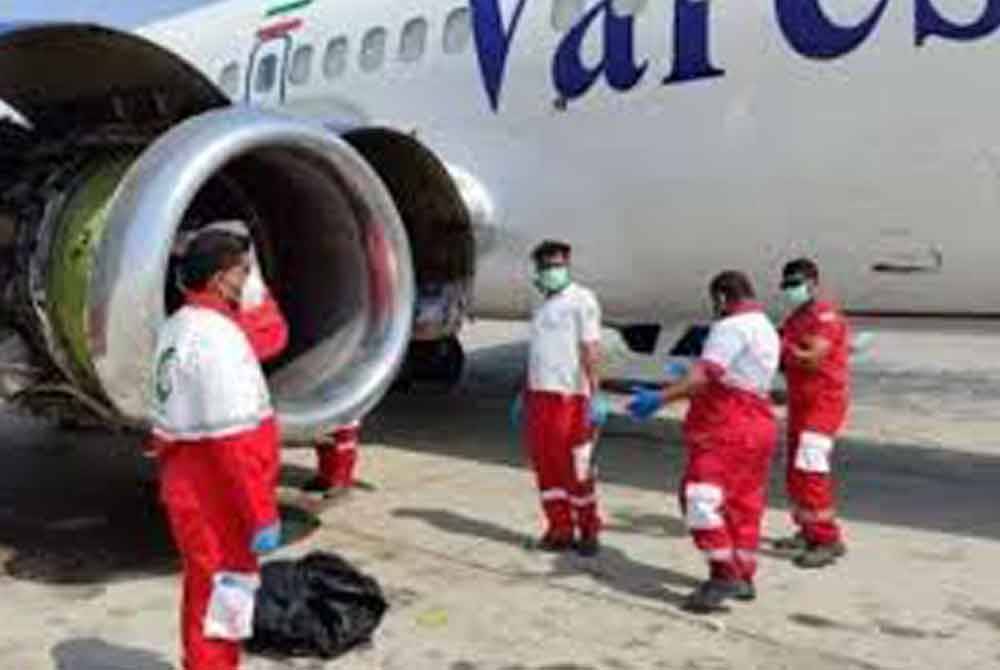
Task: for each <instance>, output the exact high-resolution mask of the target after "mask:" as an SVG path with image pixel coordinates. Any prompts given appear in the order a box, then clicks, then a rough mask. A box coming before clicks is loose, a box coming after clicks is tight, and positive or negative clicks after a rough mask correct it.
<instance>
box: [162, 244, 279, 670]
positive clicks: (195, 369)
mask: <svg viewBox="0 0 1000 670" xmlns="http://www.w3.org/2000/svg"><path fill="white" fill-rule="evenodd" d="M252 271H253V268H252V261H251V254H250V243H249V239H248V238H244V237H240V236H238V235H233V234H231V233H227V232H222V231H210V232H207V233H203V234H201V235H199V236H198V237H197V238H196V239H195V240H194V241H193V242H192V243H191V244H190V245H189V247H188V249H187V251H186V254H185V257H184V260H183V262H182V273H183V279H184V287H185V304H184V306H183V307H182V308H181V309H179V310H178V311H177V312H175V313H174V314H173V315H172V316H171V317H170V318H169V319H168V320H167V321H166V323H164V324H163V326H162V327H161V328H160V330H159V333H158V335H157V346H156V357H155V359H154V375H153V377H154V385H153V387H154V388H153V398H152V412H151V413H152V418H153V438H152V439H153V442H154V448H155V451H156V453H157V455H158V458H159V462H160V477H159V480H160V491H161V493H160V495H161V499H162V501H163V503H164V506H165V507H166V510H167V516H168V518H169V520H170V526H171V530H172V533H173V536H174V540H175V542H176V544H177V548H178V550H179V552H180V554H181V559H182V564H183V570H184V587H183V603H182V607H181V635H182V641H183V650H184V653H183V667H184V668H185V670H236V669H237V668H238V666H239V656H240V647H239V639H240V638H241V637H245V636H247V635H249V631H246V630H243V631H241V632H235V633H234V632H228V633H226V634H225V635H222V634H220V633H219V632H218V622H217V621H214V620H213V619H212V617H210V616H208V612H209V605H210V602H212V601H213V595H215V594H216V593H217V592H218V591H220V590H222V588H223V585H224V584H225V583H227V582H226V580H227V579H229V580H230V581H231V575H233V574H236V575H241V576H243V577H245V578H247V579H250V580H252V579H253V578H254V576H255V575H256V574H257V573H258V564H257V555H259V554H262V553H266V552H269V551H273V550H274V549H276V548H277V547H278V544H279V542H280V522H279V517H278V508H277V504H276V499H275V487H274V473H273V471H272V470H271V466H270V464H269V462H266V459H263V458H262V457H261V455H262V454H275V453H277V449H278V444H277V436H278V431H277V428H276V424H275V417H274V411H273V409H272V406H271V400H270V395H269V393H268V389H267V384H266V382H265V379H264V375H263V372H262V370H261V367H260V363H259V361H258V352H261V351H265V350H269V349H270V348H271V347H268V346H265V344H267V343H263V342H257V343H256V344H257V346H254V343H252V342H251V340H250V339H249V338H248V337H247V334H246V332H245V331H244V330H243V327H242V326H241V322H240V312H241V307H240V305H241V302H242V301H243V299H244V289H245V287H246V284H247V277H248V276H249V275H250V274H251V273H252ZM276 339H277V338H275V340H276ZM218 600H221V599H218ZM244 614H246V613H245V612H244ZM243 620H247V619H246V617H245V616H244V618H243Z"/></svg>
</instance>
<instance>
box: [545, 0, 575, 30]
mask: <svg viewBox="0 0 1000 670" xmlns="http://www.w3.org/2000/svg"><path fill="white" fill-rule="evenodd" d="M582 15H583V0H555V2H553V3H552V27H553V28H555V29H556V30H558V31H559V32H561V33H562V32H566V31H567V30H569V29H570V28H572V27H573V25H574V24H575V23H576V22H577V19H579V18H580V17H581V16H582Z"/></svg>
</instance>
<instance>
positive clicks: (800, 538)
mask: <svg viewBox="0 0 1000 670" xmlns="http://www.w3.org/2000/svg"><path fill="white" fill-rule="evenodd" d="M772 546H773V547H774V548H775V549H777V550H778V551H805V550H806V549H808V548H809V542H807V541H806V536H805V535H803V534H802V533H801V532H798V533H796V534H795V535H791V536H789V537H782V538H780V539H777V540H775V541H774V543H773V544H772Z"/></svg>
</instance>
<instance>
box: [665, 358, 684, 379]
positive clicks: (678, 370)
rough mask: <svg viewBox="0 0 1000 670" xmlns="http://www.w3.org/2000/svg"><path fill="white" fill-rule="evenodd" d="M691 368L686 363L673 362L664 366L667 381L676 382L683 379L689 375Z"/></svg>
mask: <svg viewBox="0 0 1000 670" xmlns="http://www.w3.org/2000/svg"><path fill="white" fill-rule="evenodd" d="M690 369H691V366H690V365H689V364H688V363H685V362H684V361H678V360H673V361H670V362H668V363H667V364H666V365H664V366H663V374H665V375H666V377H667V381H670V382H675V381H678V380H680V379H683V378H684V377H685V376H686V375H687V373H688V372H689V371H690Z"/></svg>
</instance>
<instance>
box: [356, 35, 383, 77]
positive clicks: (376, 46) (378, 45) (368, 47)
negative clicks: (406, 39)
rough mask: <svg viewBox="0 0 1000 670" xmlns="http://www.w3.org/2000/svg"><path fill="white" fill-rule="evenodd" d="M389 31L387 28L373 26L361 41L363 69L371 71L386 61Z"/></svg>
mask: <svg viewBox="0 0 1000 670" xmlns="http://www.w3.org/2000/svg"><path fill="white" fill-rule="evenodd" d="M387 37H388V33H387V32H386V30H385V28H372V29H371V30H369V31H368V32H367V33H366V34H365V37H364V39H363V40H362V41H361V58H360V61H361V69H362V70H364V71H365V72H371V71H372V70H376V69H378V68H380V67H382V63H383V62H384V61H385V42H386V39H387Z"/></svg>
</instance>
